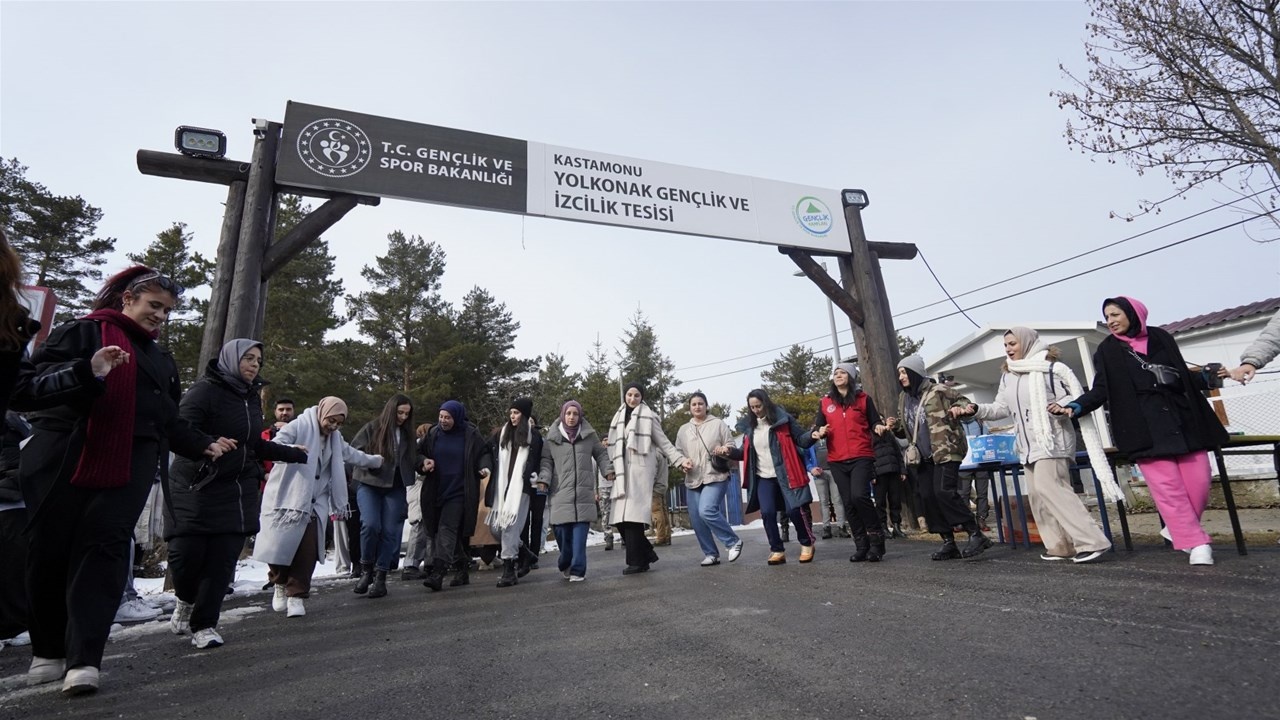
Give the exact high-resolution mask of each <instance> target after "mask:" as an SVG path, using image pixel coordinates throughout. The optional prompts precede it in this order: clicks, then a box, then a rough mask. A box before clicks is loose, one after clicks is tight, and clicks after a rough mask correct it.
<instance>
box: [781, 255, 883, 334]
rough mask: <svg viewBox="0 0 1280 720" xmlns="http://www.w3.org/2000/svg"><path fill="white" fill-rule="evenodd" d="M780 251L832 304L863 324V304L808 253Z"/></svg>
mask: <svg viewBox="0 0 1280 720" xmlns="http://www.w3.org/2000/svg"><path fill="white" fill-rule="evenodd" d="M779 249H780V250H782V253H783V254H784V255H786V256H787V257H789V258H791V260H792V261H794V262H795V264H796V267H798V268H800V272H802V273H804V274H805V276H806V277H808V278H809V279H810V280H812V281H813V284H814V285H817V286H818V289H820V290H822V293H823V294H824V295H826V296H827V297H828V298H831V302H833V303H835V305H836V307H838V308H840V309H841V310H843V311H844V314H845V315H848V316H849V318H850V319H851V320H853V322H855V323H857V324H859V325H861V324H862V322H863V313H862V304H861V303H859V302H858V300H857V299H856V298H854V297H851V296H850V295H849V293H847V292H845V290H844V288H842V287H840V284H839V283H837V282H836V281H835V280H833V279H832V278H831V276H830V275H828V274H827V271H826V270H824V269H823V268H822V266H821V265H819V264H818V263H817V262H815V261H814V259H813V257H812V256H811V255H809V253H808V252H807V251H805V250H800V249H798V248H779Z"/></svg>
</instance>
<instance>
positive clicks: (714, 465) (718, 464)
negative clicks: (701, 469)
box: [693, 425, 729, 473]
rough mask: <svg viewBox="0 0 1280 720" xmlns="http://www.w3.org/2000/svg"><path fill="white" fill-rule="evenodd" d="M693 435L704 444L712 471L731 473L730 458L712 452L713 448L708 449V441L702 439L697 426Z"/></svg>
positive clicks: (703, 447)
mask: <svg viewBox="0 0 1280 720" xmlns="http://www.w3.org/2000/svg"><path fill="white" fill-rule="evenodd" d="M693 434H694V435H697V436H698V442H700V443H702V449H703V450H706V451H707V457H709V458H711V469H712V470H714V471H716V472H718V473H727V472H729V458H727V457H725V456H723V455H716V454H715V453H713V452H711V448H709V447H707V441H706V440H703V439H702V433H700V432H698V426H697V425H695V426H694V427H693Z"/></svg>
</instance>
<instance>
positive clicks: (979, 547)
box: [960, 530, 991, 558]
mask: <svg viewBox="0 0 1280 720" xmlns="http://www.w3.org/2000/svg"><path fill="white" fill-rule="evenodd" d="M989 547H991V538H989V537H987V536H986V535H983V534H982V531H981V530H974V531H973V532H971V533H969V542H967V543H965V544H964V551H963V552H961V553H960V555H961V557H967V558H971V557H977V556H979V555H981V554H982V553H983V552H984V551H985V550H986V549H987V548H989Z"/></svg>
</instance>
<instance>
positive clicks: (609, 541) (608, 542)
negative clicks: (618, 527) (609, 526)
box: [604, 533, 613, 550]
mask: <svg viewBox="0 0 1280 720" xmlns="http://www.w3.org/2000/svg"><path fill="white" fill-rule="evenodd" d="M604 549H605V550H612V549H613V533H609V534H607V535H605V536H604Z"/></svg>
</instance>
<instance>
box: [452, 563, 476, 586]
mask: <svg viewBox="0 0 1280 720" xmlns="http://www.w3.org/2000/svg"><path fill="white" fill-rule="evenodd" d="M470 569H471V565H470V564H469V563H463V564H462V567H461V568H459V569H458V572H456V573H454V574H453V579H452V580H450V581H449V587H462V586H463V585H470V584H471V572H470Z"/></svg>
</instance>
